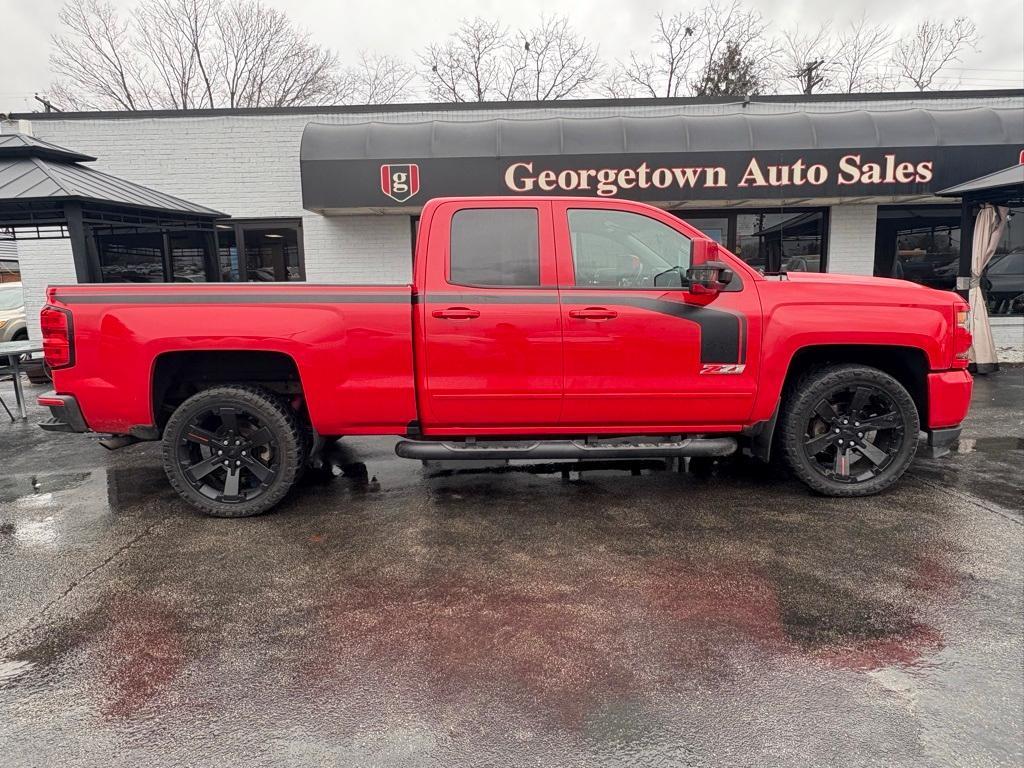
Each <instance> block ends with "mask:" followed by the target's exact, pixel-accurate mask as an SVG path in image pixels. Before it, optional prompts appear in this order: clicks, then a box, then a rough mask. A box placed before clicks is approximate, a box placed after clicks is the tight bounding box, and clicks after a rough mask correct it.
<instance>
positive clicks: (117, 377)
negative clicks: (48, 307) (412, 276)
mask: <svg viewBox="0 0 1024 768" xmlns="http://www.w3.org/2000/svg"><path fill="white" fill-rule="evenodd" d="M47 296H48V299H49V303H50V304H52V305H53V306H56V307H66V308H68V309H71V310H72V311H73V318H74V328H73V333H74V336H75V339H76V344H75V349H76V355H77V357H76V359H75V365H74V368H73V369H70V370H73V371H74V382H75V395H76V396H77V398H78V402H79V405H80V406H81V409H82V414H83V416H84V418H85V421H86V423H87V424H88V426H89V428H90V429H93V430H95V431H97V432H112V433H132V434H135V433H138V432H139V431H140V430H143V431H144V430H145V428H146V427H151V426H153V425H155V424H156V420H157V415H156V414H155V413H154V409H153V386H154V384H153V381H154V370H155V369H156V368H157V367H158V366H159V365H160V361H161V359H162V358H164V356H168V355H174V354H177V353H187V352H190V353H196V352H203V351H204V350H208V351H210V353H217V354H221V353H224V352H226V351H227V352H231V351H238V352H272V353H278V354H280V355H284V356H286V357H287V358H289V359H290V360H291V361H292V362H293V363H294V364H295V368H296V369H297V371H299V372H301V374H300V376H301V384H302V391H303V392H304V393H305V400H306V406H307V408H308V410H309V415H310V420H311V422H312V424H313V427H314V428H315V429H316V430H317V431H318V432H319V433H321V434H324V435H345V434H382V433H383V434H404V433H405V432H406V431H407V429H408V426H409V423H410V422H412V421H413V420H414V419H415V418H416V399H415V384H414V378H413V349H412V287H411V286H410V285H311V284H291V283H272V284H260V283H246V284H237V283H230V284H226V283H208V284H200V285H197V284H185V285H183V284H153V285H148V284H137V283H117V284H111V283H107V284H93V285H67V286H51V287H50V288H49V289H48V291H47ZM154 361H155V362H154ZM65 375H68V374H67V372H65V371H62V370H55V371H54V372H53V379H54V387H55V390H56V391H57V392H58V393H59V392H61V391H62V380H63V379H64V377H65ZM69 381H70V376H69Z"/></svg>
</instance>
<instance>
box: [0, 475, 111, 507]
mask: <svg viewBox="0 0 1024 768" xmlns="http://www.w3.org/2000/svg"><path fill="white" fill-rule="evenodd" d="M92 474H93V473H92V472H67V473H58V474H46V475H8V476H6V477H2V478H0V501H18V500H19V499H23V498H26V497H30V496H42V495H44V494H51V493H59V492H61V491H67V490H71V489H73V488H78V487H79V486H81V485H82V484H83V483H85V482H86V481H87V480H88V479H89V478H90V477H92Z"/></svg>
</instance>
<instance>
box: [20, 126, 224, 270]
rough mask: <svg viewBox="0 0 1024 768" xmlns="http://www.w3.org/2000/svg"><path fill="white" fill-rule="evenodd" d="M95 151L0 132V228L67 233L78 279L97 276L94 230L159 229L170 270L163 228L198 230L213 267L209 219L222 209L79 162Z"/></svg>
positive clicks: (27, 235)
mask: <svg viewBox="0 0 1024 768" xmlns="http://www.w3.org/2000/svg"><path fill="white" fill-rule="evenodd" d="M94 160H96V158H95V157H91V156H89V155H85V154H82V153H80V152H75V151H72V150H69V149H65V148H63V147H59V146H57V145H55V144H50V143H48V142H45V141H41V140H39V139H37V138H35V137H33V136H28V135H26V134H21V133H12V134H0V230H8V232H9V235H10V236H12V237H13V238H14V239H15V240H39V239H63V238H67V239H70V241H71V252H72V256H73V258H74V263H75V273H76V276H77V278H78V282H80V283H96V282H102V281H103V272H102V269H101V265H100V258H99V251H98V247H97V239H96V238H97V236H100V235H104V234H115V233H149V234H154V233H160V234H162V235H163V237H162V243H163V248H162V258H163V269H164V274H165V275H166V276H171V275H173V268H172V265H171V246H170V236H171V234H172V233H175V232H192V233H202V234H203V236H204V237H205V239H206V248H205V249H204V252H205V256H204V258H205V259H206V260H207V261H209V263H208V264H207V265H206V267H207V272H208V273H210V274H215V273H218V272H219V265H217V264H216V263H214V262H215V260H216V259H217V241H216V228H215V224H214V222H215V221H216V220H217V219H224V218H227V217H226V214H223V213H221V212H219V211H215V210H213V209H212V208H206V207H204V206H201V205H197V204H195V203H190V202H188V201H187V200H182V199H181V198H178V197H174V196H172V195H167V194H164V193H163V192H158V191H156V190H153V189H149V188H148V187H143V186H141V185H139V184H135V183H133V182H130V181H126V180H125V179H120V178H118V177H116V176H111V175H109V174H106V173H101V172H100V171H97V170H94V169H92V168H89V167H86V166H84V165H82V163H87V162H92V161H94Z"/></svg>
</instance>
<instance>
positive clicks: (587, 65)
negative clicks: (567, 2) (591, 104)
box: [420, 15, 602, 102]
mask: <svg viewBox="0 0 1024 768" xmlns="http://www.w3.org/2000/svg"><path fill="white" fill-rule="evenodd" d="M420 62H421V64H422V66H423V72H422V74H423V79H424V81H425V82H426V87H427V93H428V95H429V96H430V98H432V99H434V100H436V101H460V102H462V101H512V100H516V99H530V100H534V101H550V100H555V99H564V98H568V97H570V96H580V95H583V94H585V93H586V92H587V91H588V90H589V89H590V87H591V86H592V84H593V83H594V82H595V81H596V80H597V79H598V78H599V77H600V75H601V72H602V67H601V62H600V60H599V58H598V52H597V48H596V47H595V46H593V45H592V44H591V43H590V42H589V41H588V40H586V39H585V38H583V37H580V36H579V35H578V34H577V33H576V32H575V30H573V28H572V26H571V25H570V24H569V19H568V18H566V17H564V16H546V15H544V16H541V19H540V22H539V23H538V24H537V26H536V27H534V28H533V29H528V30H518V31H516V32H514V33H512V32H510V31H509V30H508V28H506V27H505V26H503V25H502V24H501V23H500V22H497V21H488V20H487V19H483V18H480V17H477V18H475V19H463V20H462V21H461V22H460V23H459V27H458V29H457V30H456V31H455V32H453V33H452V34H451V35H449V37H448V39H447V40H446V41H445V42H444V43H441V44H433V45H431V46H429V47H428V48H427V49H426V50H425V51H424V52H423V54H422V55H421V56H420Z"/></svg>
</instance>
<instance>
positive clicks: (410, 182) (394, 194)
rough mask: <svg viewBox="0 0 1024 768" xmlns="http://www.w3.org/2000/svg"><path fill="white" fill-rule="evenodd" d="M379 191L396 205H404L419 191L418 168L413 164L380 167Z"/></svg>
mask: <svg viewBox="0 0 1024 768" xmlns="http://www.w3.org/2000/svg"><path fill="white" fill-rule="evenodd" d="M380 190H381V192H383V193H384V194H385V195H387V196H388V197H390V198H391V199H392V200H394V201H395V202H396V203H404V202H405V201H406V200H408V199H409V198H410V197H412V196H413V195H415V194H416V193H417V192H419V191H420V167H419V166H418V165H416V164H415V163H408V164H406V165H382V166H381V167H380Z"/></svg>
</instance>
